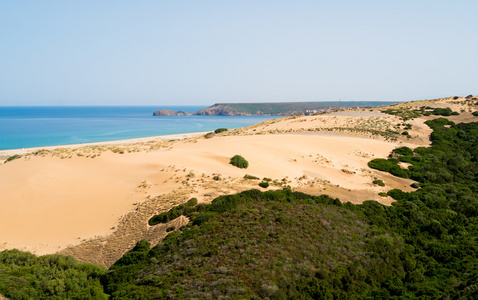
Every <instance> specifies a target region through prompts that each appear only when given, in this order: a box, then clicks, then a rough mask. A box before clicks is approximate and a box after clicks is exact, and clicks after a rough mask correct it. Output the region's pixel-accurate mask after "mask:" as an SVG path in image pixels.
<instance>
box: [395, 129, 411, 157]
mask: <svg viewBox="0 0 478 300" xmlns="http://www.w3.org/2000/svg"><path fill="white" fill-rule="evenodd" d="M407 134H408V133H407ZM393 152H394V153H397V154H400V155H403V156H413V150H412V149H410V148H408V147H400V148H396V149H393Z"/></svg>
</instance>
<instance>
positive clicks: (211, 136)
mask: <svg viewBox="0 0 478 300" xmlns="http://www.w3.org/2000/svg"><path fill="white" fill-rule="evenodd" d="M214 135H215V134H214V132H208V133H206V135H205V136H204V137H205V138H207V139H210V138H213V137H214Z"/></svg>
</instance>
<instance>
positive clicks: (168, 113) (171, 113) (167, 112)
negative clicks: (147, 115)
mask: <svg viewBox="0 0 478 300" xmlns="http://www.w3.org/2000/svg"><path fill="white" fill-rule="evenodd" d="M187 114H188V113H187V112H185V111H174V110H170V109H160V110H157V111H155V112H153V116H185V115H187Z"/></svg>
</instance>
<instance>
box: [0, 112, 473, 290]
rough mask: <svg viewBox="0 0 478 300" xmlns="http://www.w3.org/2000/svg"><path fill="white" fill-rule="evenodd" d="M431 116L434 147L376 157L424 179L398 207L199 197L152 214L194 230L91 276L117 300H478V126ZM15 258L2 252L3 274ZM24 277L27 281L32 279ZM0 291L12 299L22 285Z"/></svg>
mask: <svg viewBox="0 0 478 300" xmlns="http://www.w3.org/2000/svg"><path fill="white" fill-rule="evenodd" d="M427 124H428V125H429V126H430V127H431V128H432V129H433V130H434V131H433V134H432V135H431V139H432V147H429V148H424V147H419V148H416V149H414V150H412V149H409V148H407V147H402V148H398V149H395V150H394V151H393V152H392V153H391V155H390V157H389V158H388V159H382V160H373V161H371V162H370V165H371V166H372V167H377V168H378V169H380V170H385V171H388V172H391V173H392V172H395V173H397V174H398V175H400V176H402V177H409V178H413V179H415V180H416V181H418V184H416V185H415V187H417V188H418V189H417V190H416V191H414V192H411V193H405V192H402V191H400V190H396V189H394V190H390V191H389V192H388V195H390V196H391V197H393V198H394V199H396V200H397V202H395V203H394V205H393V206H383V205H381V204H379V203H377V202H375V201H366V202H364V203H363V204H362V205H352V204H350V203H345V204H343V203H341V202H340V201H339V200H338V199H332V198H330V197H328V196H325V195H324V196H310V195H306V194H302V193H297V192H292V191H291V190H290V189H288V188H286V189H284V190H280V191H266V192H260V191H258V190H250V191H245V192H242V193H240V194H236V195H230V196H221V197H219V198H216V199H215V200H214V201H213V202H212V203H211V204H209V205H205V204H197V202H196V201H195V199H192V200H191V201H190V202H188V203H186V204H183V205H181V206H178V207H176V208H173V209H171V210H170V211H169V212H166V213H164V214H160V215H158V216H157V217H154V218H152V219H151V220H153V219H154V220H155V221H154V222H152V221H151V220H150V224H155V223H156V224H157V223H160V222H167V221H168V220H171V219H173V218H175V217H177V216H180V215H185V216H187V217H189V218H190V220H191V222H190V223H189V224H188V225H187V226H185V227H182V228H180V229H179V230H177V231H174V232H171V233H170V234H169V235H168V236H167V237H166V238H165V240H163V241H162V242H161V243H159V244H158V245H156V246H154V247H153V248H150V246H151V245H149V243H148V242H146V241H141V242H139V243H138V244H137V245H136V247H135V248H134V249H132V250H131V251H130V252H129V253H127V254H126V255H124V256H123V257H122V258H121V259H120V260H119V261H118V262H116V263H115V265H113V266H112V267H111V269H110V271H108V272H107V274H105V275H103V276H101V272H99V271H98V272H97V273H94V272H90V274H93V275H88V276H87V278H88V279H90V277H91V280H93V283H94V284H97V283H96V282H97V281H95V280H97V278H98V276H101V278H102V279H101V282H102V284H103V286H104V289H105V290H104V291H105V293H107V294H109V295H111V298H112V299H155V298H168V299H174V298H176V299H182V298H196V299H211V298H213V299H214V298H226V297H229V298H230V299H244V298H246V299H248V298H256V299H258V298H269V299H412V298H423V299H473V298H476V293H477V291H478V283H477V282H478V257H477V256H478V244H477V241H476V239H477V237H478V196H477V195H478V180H477V179H478V123H470V124H453V123H452V122H450V121H448V120H447V119H443V118H440V119H436V120H433V121H428V122H427ZM400 161H402V162H407V163H409V164H410V167H409V168H406V169H405V168H401V167H400V166H398V162H400ZM397 167H398V168H400V170H401V171H399V170H398V169H396V168H397ZM264 181H265V180H264ZM172 230H173V229H172ZM16 260H18V259H13V260H11V261H9V262H3V261H1V260H0V262H1V263H2V264H3V265H0V276H3V274H5V271H4V270H5V269H6V270H8V268H12V267H11V264H12V262H14V263H18V262H15V261H16ZM20 262H21V259H20ZM24 276H28V274H27V273H25V274H24ZM0 278H3V277H0ZM22 282H23V284H24V285H25V286H31V284H30V283H29V281H28V277H27V278H26V279H22ZM94 286H96V287H97V286H98V285H94ZM0 287H2V289H0V293H3V294H6V295H7V296H9V297H12V296H11V294H9V292H10V293H11V292H12V291H15V289H8V288H3V286H2V285H0ZM33 297H34V296H33ZM12 298H13V299H16V298H15V297H12ZM20 299H21V298H20Z"/></svg>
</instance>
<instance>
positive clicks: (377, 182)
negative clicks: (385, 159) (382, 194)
mask: <svg viewBox="0 0 478 300" xmlns="http://www.w3.org/2000/svg"><path fill="white" fill-rule="evenodd" d="M373 184H376V185H379V186H385V183H383V180H380V179H376V180H374V181H373Z"/></svg>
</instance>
